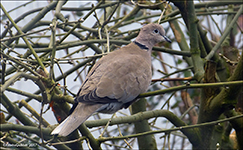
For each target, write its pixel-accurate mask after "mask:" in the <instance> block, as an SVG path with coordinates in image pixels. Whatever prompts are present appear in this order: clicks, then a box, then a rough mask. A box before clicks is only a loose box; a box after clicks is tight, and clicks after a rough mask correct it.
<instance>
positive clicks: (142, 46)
mask: <svg viewBox="0 0 243 150" xmlns="http://www.w3.org/2000/svg"><path fill="white" fill-rule="evenodd" d="M133 43H135V44H136V45H137V46H138V47H140V48H141V49H146V50H149V49H148V47H147V46H145V45H143V44H141V43H138V42H137V41H134V42H133Z"/></svg>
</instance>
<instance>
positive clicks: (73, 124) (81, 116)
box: [51, 103, 102, 136]
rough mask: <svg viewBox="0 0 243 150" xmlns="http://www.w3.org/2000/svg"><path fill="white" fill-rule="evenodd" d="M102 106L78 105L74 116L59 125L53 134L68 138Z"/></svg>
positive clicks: (73, 113)
mask: <svg viewBox="0 0 243 150" xmlns="http://www.w3.org/2000/svg"><path fill="white" fill-rule="evenodd" d="M101 106H102V105H100V104H95V105H90V104H83V103H78V105H77V107H76V108H75V109H74V111H73V112H72V114H71V115H70V116H68V117H67V118H66V119H65V120H64V121H62V123H61V124H59V125H58V126H57V127H56V128H55V129H54V130H53V131H52V132H51V134H52V135H54V134H57V135H60V136H67V135H69V134H70V133H72V132H73V131H74V130H75V129H77V128H78V127H79V126H80V125H81V124H82V123H83V122H84V121H85V120H87V119H88V118H89V117H90V116H91V115H92V114H93V113H94V112H96V111H97V109H99V108H100V107H101Z"/></svg>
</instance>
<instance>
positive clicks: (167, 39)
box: [163, 35, 171, 43]
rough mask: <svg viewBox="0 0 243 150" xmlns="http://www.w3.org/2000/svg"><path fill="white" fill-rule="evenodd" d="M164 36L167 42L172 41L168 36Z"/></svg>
mask: <svg viewBox="0 0 243 150" xmlns="http://www.w3.org/2000/svg"><path fill="white" fill-rule="evenodd" d="M163 38H164V39H165V40H166V41H167V42H169V43H171V40H170V39H169V38H168V37H167V36H165V35H164V36H163Z"/></svg>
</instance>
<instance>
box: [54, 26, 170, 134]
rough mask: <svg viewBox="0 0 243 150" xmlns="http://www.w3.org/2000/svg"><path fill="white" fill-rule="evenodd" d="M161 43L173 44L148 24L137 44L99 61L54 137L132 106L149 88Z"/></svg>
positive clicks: (116, 51)
mask: <svg viewBox="0 0 243 150" xmlns="http://www.w3.org/2000/svg"><path fill="white" fill-rule="evenodd" d="M162 41H168V42H171V41H170V39H169V38H167V37H166V36H165V31H164V29H163V27H162V26H161V25H159V24H153V23H152V24H148V25H145V26H144V27H143V28H142V29H141V30H140V32H139V35H138V36H137V38H136V40H135V41H134V42H132V43H130V44H128V45H126V46H124V47H122V48H120V49H118V50H115V51H113V52H111V53H109V54H108V55H106V56H104V57H102V58H101V59H100V60H99V61H97V63H96V64H95V65H94V66H93V67H92V69H91V70H90V72H89V73H88V75H87V78H86V80H85V81H84V83H83V84H82V86H81V88H80V90H79V92H78V94H77V97H76V99H75V104H74V105H73V107H72V109H71V110H70V115H69V116H68V117H67V118H66V119H65V120H64V121H63V122H62V123H61V124H60V125H58V126H57V127H56V128H55V129H54V130H53V131H52V133H51V134H52V135H56V134H58V135H60V136H67V135H69V134H70V133H71V132H73V131H74V130H75V129H77V128H78V127H79V126H80V125H81V124H82V123H83V122H84V121H85V120H87V119H88V118H89V117H90V116H91V115H92V114H93V113H95V112H102V113H115V112H116V111H118V110H120V109H122V108H127V107H128V106H130V105H131V104H132V103H133V102H134V101H135V99H136V97H137V96H138V95H139V94H141V93H143V92H146V90H147V89H148V87H149V85H150V81H151V78H152V72H151V50H152V47H153V46H154V45H155V44H156V43H158V42H162Z"/></svg>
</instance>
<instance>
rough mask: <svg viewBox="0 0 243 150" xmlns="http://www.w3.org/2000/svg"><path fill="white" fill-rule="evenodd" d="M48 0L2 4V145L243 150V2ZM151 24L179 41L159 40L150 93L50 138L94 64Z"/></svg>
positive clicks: (69, 147)
mask: <svg viewBox="0 0 243 150" xmlns="http://www.w3.org/2000/svg"><path fill="white" fill-rule="evenodd" d="M41 3H42V4H43V3H44V7H40V6H38V4H40V2H37V1H29V2H23V4H22V5H20V6H19V7H15V8H12V9H11V10H6V8H5V7H6V6H5V5H4V3H3V4H0V5H1V29H2V30H1V51H0V57H1V70H0V71H1V79H0V80H1V87H0V88H1V113H0V123H1V132H0V136H1V143H0V144H1V147H2V148H19V147H21V148H24V149H31V148H37V149H51V148H56V149H83V148H84V149H88V148H89V149H101V148H104V149H132V148H133V149H136V148H140V149H162V148H168V149H175V148H177V149H186V148H187V149H188V148H191V147H193V148H194V149H199V148H202V147H203V148H205V149H209V148H211V149H216V148H219V149H237V148H239V149H243V148H242V143H240V142H239V139H243V137H242V135H243V133H242V129H243V123H242V122H243V120H242V119H243V118H242V116H243V115H242V110H243V106H242V105H243V103H242V101H243V100H242V93H243V92H242V85H243V81H242V78H243V73H242V72H243V66H242V65H243V62H242V61H243V58H242V46H243V43H242V30H243V23H242V22H243V21H242V12H243V4H242V2H241V1H227V2H226V1H223V2H222V1H220V2H219V1H215V2H208V1H206V2H198V1H189V0H184V1H181V2H179V1H173V0H170V1H167V2H165V1H160V0H156V1H145V0H140V1H136V2H134V1H109V0H106V1H91V2H84V1H83V2H82V3H81V4H82V5H80V6H78V5H76V6H75V5H70V4H72V3H75V2H74V1H47V2H45V1H42V2H41ZM75 4H77V3H75ZM36 5H37V6H36ZM28 6H36V7H33V8H32V7H28ZM66 6H67V7H66ZM23 8H31V9H24V11H23ZM18 10H22V11H18ZM13 12H20V13H19V14H18V17H17V18H12V16H11V14H13ZM150 22H159V23H160V24H161V25H162V26H163V27H164V28H165V30H166V33H167V36H168V37H169V38H170V39H171V40H172V44H169V43H160V44H158V45H157V46H156V47H154V48H153V50H154V51H153V54H152V63H153V80H152V82H151V86H150V88H149V90H148V92H147V93H143V94H141V95H139V99H140V100H139V101H137V102H136V103H134V104H133V105H132V106H131V107H130V108H129V109H127V110H122V111H119V112H118V113H116V114H115V115H101V114H95V115H94V117H91V118H90V119H89V121H86V122H85V125H81V126H80V127H79V132H80V133H81V134H80V133H79V132H78V131H76V132H74V133H73V134H71V135H70V136H68V137H63V138H53V137H52V136H50V132H51V131H52V130H53V129H54V128H55V126H56V125H54V124H55V121H54V118H56V120H57V122H59V123H60V122H61V121H62V120H63V119H65V117H66V116H67V115H68V112H69V109H70V105H69V104H72V103H73V97H75V94H76V92H77V91H78V89H79V87H80V85H81V84H82V82H83V80H84V79H85V76H86V74H87V72H88V71H89V70H90V68H91V67H92V66H93V64H94V63H95V62H96V61H97V60H98V59H99V58H100V57H102V56H103V55H106V54H107V53H109V52H110V51H113V50H115V49H117V48H119V47H120V46H123V45H126V44H128V43H130V42H131V41H132V40H134V38H135V37H136V36H137V34H138V32H139V29H140V28H141V27H142V25H143V24H147V23H150ZM16 85H21V88H19V86H16ZM13 95H17V96H18V97H17V99H15V98H13ZM105 118H106V119H105ZM109 118H111V119H109ZM92 119H93V120H92ZM86 126H87V127H86ZM237 139H238V140H237Z"/></svg>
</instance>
